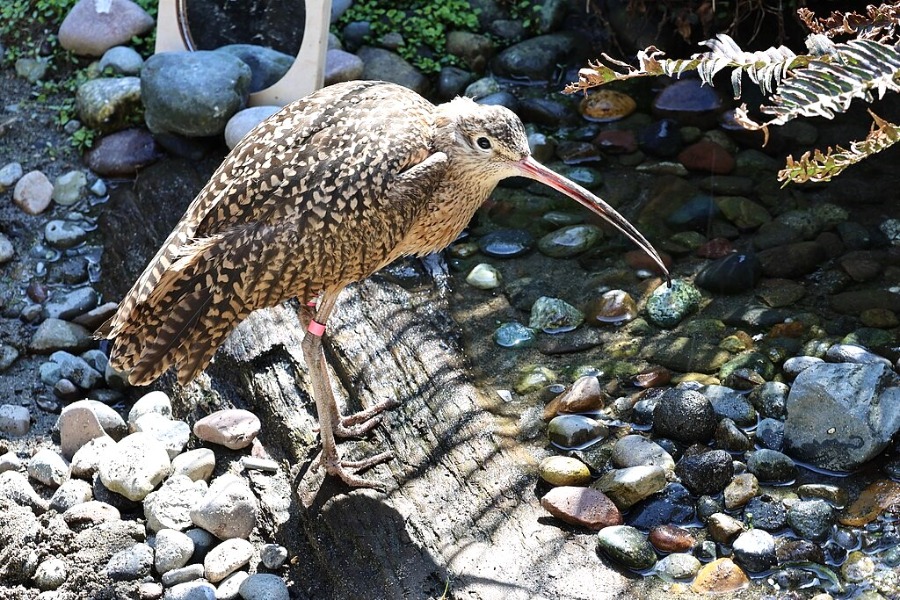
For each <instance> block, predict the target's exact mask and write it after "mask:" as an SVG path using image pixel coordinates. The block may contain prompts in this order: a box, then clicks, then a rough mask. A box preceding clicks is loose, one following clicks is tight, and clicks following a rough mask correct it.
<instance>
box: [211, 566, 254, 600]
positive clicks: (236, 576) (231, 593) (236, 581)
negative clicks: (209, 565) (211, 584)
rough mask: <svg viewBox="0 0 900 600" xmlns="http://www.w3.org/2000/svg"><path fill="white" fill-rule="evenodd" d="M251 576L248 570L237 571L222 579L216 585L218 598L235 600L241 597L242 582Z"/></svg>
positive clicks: (220, 599)
mask: <svg viewBox="0 0 900 600" xmlns="http://www.w3.org/2000/svg"><path fill="white" fill-rule="evenodd" d="M248 577H250V574H249V573H248V572H247V571H237V572H235V573H232V574H231V575H229V576H228V577H226V578H225V579H223V580H222V583H220V584H219V585H218V586H217V587H216V600H235V599H236V598H240V593H241V584H242V583H244V580H245V579H247V578H248Z"/></svg>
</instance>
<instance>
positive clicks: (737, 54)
mask: <svg viewBox="0 0 900 600" xmlns="http://www.w3.org/2000/svg"><path fill="white" fill-rule="evenodd" d="M701 43H702V45H705V46H707V47H708V48H709V49H710V50H709V52H703V53H700V54H694V55H693V56H692V57H691V58H689V59H668V58H665V53H664V52H663V51H662V50H659V49H658V48H656V47H655V46H650V47H649V48H647V49H645V50H642V51H640V52H638V53H637V61H638V67H637V68H634V67H632V66H631V65H629V64H628V63H625V62H622V61H620V60H616V59H614V58H612V57H611V56H609V55H607V54H601V57H602V58H601V60H600V61H596V62H591V63H588V68H586V69H581V70H580V71H579V72H578V81H577V82H575V83H571V84H569V85H568V86H567V87H566V89H565V91H566V92H567V93H570V94H571V93H575V92H579V91H587V90H588V89H590V88H592V87H596V86H598V85H603V84H605V83H609V82H610V81H617V80H623V79H632V78H634V77H648V76H659V75H669V76H671V77H680V76H681V74H682V73H684V72H685V71H697V73H698V75H699V76H700V79H701V81H703V82H704V83H707V84H709V85H712V80H713V78H714V77H715V76H716V74H718V73H719V72H720V71H722V70H723V69H727V68H731V69H733V70H732V73H731V86H732V88H733V90H734V97H735V98H739V97H740V95H741V75H742V74H743V73H747V75H748V76H749V77H750V80H751V81H753V82H754V83H756V84H757V85H759V86H760V88H761V89H762V91H763V93H764V94H766V95H769V94H771V93H773V92H774V91H775V89H776V88H777V87H778V85H779V84H780V83H781V80H782V79H783V78H784V77H785V75H786V74H787V73H788V71H790V70H791V69H796V68H798V67H802V66H804V65H806V64H807V63H808V62H809V61H810V60H812V58H813V57H810V56H806V55H800V56H798V55H796V54H794V52H793V51H792V50H791V49H790V48H787V47H786V46H779V47H778V48H769V49H768V50H765V51H759V52H745V51H744V50H741V48H740V46H738V45H737V43H735V41H734V40H733V39H731V37H729V36H727V35H725V34H724V33H720V34H718V35H717V36H716V37H715V38H713V39H711V40H706V41H705V42H701ZM601 61H602V62H601ZM604 62H605V63H608V64H609V65H612V66H608V65H607V64H604Z"/></svg>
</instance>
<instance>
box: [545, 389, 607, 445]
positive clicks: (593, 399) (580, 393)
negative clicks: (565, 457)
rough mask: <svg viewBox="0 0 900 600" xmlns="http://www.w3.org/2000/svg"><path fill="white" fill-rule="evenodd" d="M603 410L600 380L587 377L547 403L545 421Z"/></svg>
mask: <svg viewBox="0 0 900 600" xmlns="http://www.w3.org/2000/svg"><path fill="white" fill-rule="evenodd" d="M601 408H603V395H602V392H601V390H600V380H599V379H597V378H596V377H593V376H590V375H585V376H583V377H579V378H578V379H576V380H575V381H574V382H573V383H572V385H571V386H569V387H567V388H566V389H565V390H564V391H563V392H562V393H561V394H559V395H558V396H556V397H555V398H553V400H551V401H550V402H548V403H547V406H545V407H544V420H545V421H549V420H550V419H553V417H555V416H556V415H557V414H559V413H564V414H568V413H579V412H590V411H596V410H600V409H601ZM604 435H605V434H604ZM551 441H552V440H551ZM575 445H580V444H575Z"/></svg>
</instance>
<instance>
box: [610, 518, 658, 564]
mask: <svg viewBox="0 0 900 600" xmlns="http://www.w3.org/2000/svg"><path fill="white" fill-rule="evenodd" d="M597 549H598V550H599V551H600V552H602V553H603V554H605V555H606V556H608V557H609V558H610V559H611V560H613V561H614V562H617V563H619V564H621V565H623V566H624V567H626V568H628V569H633V570H635V571H642V570H644V569H649V568H650V567H652V566H653V565H654V564H656V552H655V551H654V550H653V546H652V545H651V544H650V542H649V541H647V537H646V536H645V535H644V534H643V533H641V532H640V531H639V530H637V529H635V528H634V527H631V526H629V525H612V526H610V527H606V528H604V529H601V530H600V532H599V533H598V534H597Z"/></svg>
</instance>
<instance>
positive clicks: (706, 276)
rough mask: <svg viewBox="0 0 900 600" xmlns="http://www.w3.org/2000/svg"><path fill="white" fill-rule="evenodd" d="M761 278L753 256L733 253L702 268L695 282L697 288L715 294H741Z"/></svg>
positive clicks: (754, 285) (760, 270) (757, 263)
mask: <svg viewBox="0 0 900 600" xmlns="http://www.w3.org/2000/svg"><path fill="white" fill-rule="evenodd" d="M761 276H762V268H761V267H760V264H759V260H758V259H757V258H756V255H755V254H741V253H737V252H735V253H732V254H728V255H727V256H723V257H722V258H719V259H716V260H715V261H713V262H711V263H709V264H708V265H706V266H705V267H703V270H702V271H700V273H698V274H697V278H696V279H695V281H696V283H697V285H698V286H699V287H701V288H703V289H705V290H709V291H710V292H714V293H717V294H742V293H744V292H747V291H749V290H752V289H753V288H754V287H756V284H757V282H758V281H759V279H760V277H761Z"/></svg>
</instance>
